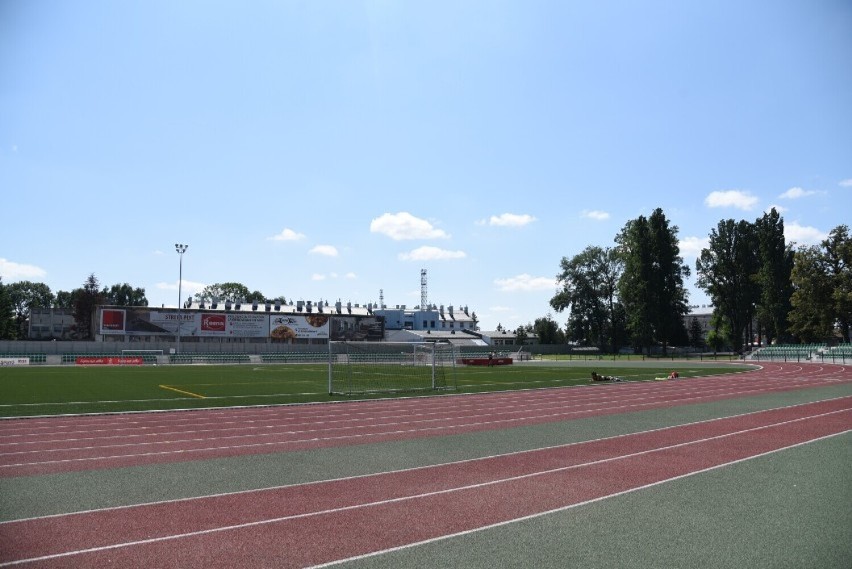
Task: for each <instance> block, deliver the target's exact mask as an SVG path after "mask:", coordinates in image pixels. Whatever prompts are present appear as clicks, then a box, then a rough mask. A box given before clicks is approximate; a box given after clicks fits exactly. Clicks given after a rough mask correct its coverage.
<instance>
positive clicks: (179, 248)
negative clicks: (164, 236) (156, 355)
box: [175, 243, 189, 354]
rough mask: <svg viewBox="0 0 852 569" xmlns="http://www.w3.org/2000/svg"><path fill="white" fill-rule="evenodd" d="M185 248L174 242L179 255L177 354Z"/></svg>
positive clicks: (185, 246)
mask: <svg viewBox="0 0 852 569" xmlns="http://www.w3.org/2000/svg"><path fill="white" fill-rule="evenodd" d="M187 248H189V245H184V244H183V243H175V251H177V254H178V255H179V256H180V268H179V272H178V324H177V334H176V335H177V347H176V348H175V353H177V354H179V353H180V325H181V323H182V321H181V314H180V294H181V287H182V285H183V254H184V253H186V250H187Z"/></svg>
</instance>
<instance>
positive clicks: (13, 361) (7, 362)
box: [0, 358, 30, 367]
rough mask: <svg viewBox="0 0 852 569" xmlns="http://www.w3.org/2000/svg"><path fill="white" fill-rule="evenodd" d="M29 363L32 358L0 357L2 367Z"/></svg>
mask: <svg viewBox="0 0 852 569" xmlns="http://www.w3.org/2000/svg"><path fill="white" fill-rule="evenodd" d="M28 365H30V358H0V367H10V366H28Z"/></svg>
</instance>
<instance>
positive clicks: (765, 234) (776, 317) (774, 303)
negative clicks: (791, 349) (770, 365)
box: [755, 208, 793, 344]
mask: <svg viewBox="0 0 852 569" xmlns="http://www.w3.org/2000/svg"><path fill="white" fill-rule="evenodd" d="M755 233H756V235H757V246H758V252H757V255H758V259H757V263H758V269H757V274H756V283H757V285H758V288H759V293H758V294H759V296H758V299H757V307H756V315H757V319H758V322H759V326H760V330H761V331H763V332H765V333H766V342H767V343H769V344H771V343H772V341H773V340H774V339H776V338H783V337H786V336H787V315H788V314H789V312H790V309H791V304H790V297H791V296H792V295H793V285H792V282H791V280H790V275H791V274H792V271H793V250H792V248H791V247H790V246H788V245H787V243H786V241H785V238H784V220H783V219H782V218H781V216H780V215H779V214H778V211H777V210H776V209H775V208H772V210H771V211H770V212H769V213H765V214H763V217H762V218H760V219H758V220H757V221H756V222H755Z"/></svg>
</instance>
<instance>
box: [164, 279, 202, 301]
mask: <svg viewBox="0 0 852 569" xmlns="http://www.w3.org/2000/svg"><path fill="white" fill-rule="evenodd" d="M181 282H182V283H183V284H182V285H181V292H183V294H185V295H187V296H189V295H192V294H196V293H199V292H201V291H202V290H204V288H205V287H206V286H207V285H206V284H204V283H197V282H194V281H188V280H186V279H184V280H183V281H181ZM154 286H155V287H157V288H158V289H160V290H173V291H177V289H178V281H175V282H173V283H157V284H156V285H154ZM185 298H186V297H184V299H185ZM176 301H177V300H176Z"/></svg>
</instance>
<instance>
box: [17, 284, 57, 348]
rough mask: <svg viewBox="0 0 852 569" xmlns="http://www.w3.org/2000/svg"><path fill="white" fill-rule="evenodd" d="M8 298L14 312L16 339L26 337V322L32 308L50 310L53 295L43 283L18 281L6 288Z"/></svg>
mask: <svg viewBox="0 0 852 569" xmlns="http://www.w3.org/2000/svg"><path fill="white" fill-rule="evenodd" d="M7 290H8V294H9V298H10V299H11V300H12V306H13V309H14V311H15V327H16V329H17V331H18V337H26V335H27V333H26V330H27V322H28V321H29V319H30V311H31V310H32V309H33V308H50V306H51V305H52V304H53V293H52V292H51V291H50V287H49V286H47V285H46V284H44V283H34V282H30V281H19V282H16V283H12V284H10V285H8V286H7Z"/></svg>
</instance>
